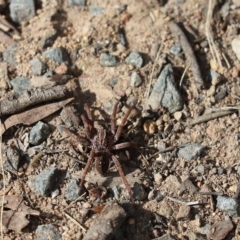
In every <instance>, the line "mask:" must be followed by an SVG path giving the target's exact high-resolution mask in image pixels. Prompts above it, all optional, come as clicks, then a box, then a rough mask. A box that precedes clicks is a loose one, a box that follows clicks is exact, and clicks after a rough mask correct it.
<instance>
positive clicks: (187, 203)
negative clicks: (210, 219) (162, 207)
mask: <svg viewBox="0 0 240 240" xmlns="http://www.w3.org/2000/svg"><path fill="white" fill-rule="evenodd" d="M166 198H167V199H169V200H171V201H173V202H177V203H181V204H182V205H187V206H191V205H197V204H199V201H194V202H183V201H181V200H178V199H176V198H172V197H168V196H166Z"/></svg>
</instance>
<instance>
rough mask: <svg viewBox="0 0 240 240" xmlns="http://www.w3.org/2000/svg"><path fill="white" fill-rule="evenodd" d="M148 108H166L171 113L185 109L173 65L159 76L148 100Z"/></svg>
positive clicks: (166, 67)
mask: <svg viewBox="0 0 240 240" xmlns="http://www.w3.org/2000/svg"><path fill="white" fill-rule="evenodd" d="M147 106H150V107H151V109H153V110H157V109H160V108H161V107H165V108H167V109H168V111H169V112H170V113H174V112H176V111H179V110H181V109H182V108H183V100H182V97H181V94H180V92H179V90H178V88H177V86H176V82H175V79H174V75H173V68H172V65H171V64H167V65H166V66H165V67H164V69H163V70H162V72H161V74H160V75H159V77H158V79H157V81H156V83H155V85H154V87H153V90H152V92H151V94H150V96H149V98H148V102H147Z"/></svg>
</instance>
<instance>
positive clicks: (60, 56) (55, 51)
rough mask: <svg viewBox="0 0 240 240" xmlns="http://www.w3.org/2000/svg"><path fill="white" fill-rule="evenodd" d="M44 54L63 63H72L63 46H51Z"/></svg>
mask: <svg viewBox="0 0 240 240" xmlns="http://www.w3.org/2000/svg"><path fill="white" fill-rule="evenodd" d="M43 56H45V57H48V58H51V59H53V60H54V61H55V62H58V63H62V62H66V63H68V64H69V63H70V58H69V55H68V53H67V51H66V50H65V48H63V47H57V48H50V49H48V50H46V51H45V52H43Z"/></svg>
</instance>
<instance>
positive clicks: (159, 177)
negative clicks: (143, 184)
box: [154, 173, 163, 184]
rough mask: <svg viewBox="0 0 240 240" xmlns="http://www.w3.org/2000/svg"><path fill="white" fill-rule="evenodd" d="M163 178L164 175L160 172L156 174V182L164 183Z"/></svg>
mask: <svg viewBox="0 0 240 240" xmlns="http://www.w3.org/2000/svg"><path fill="white" fill-rule="evenodd" d="M162 179H163V177H162V175H161V174H160V173H156V174H155V175H154V181H155V183H156V184H161V183H162Z"/></svg>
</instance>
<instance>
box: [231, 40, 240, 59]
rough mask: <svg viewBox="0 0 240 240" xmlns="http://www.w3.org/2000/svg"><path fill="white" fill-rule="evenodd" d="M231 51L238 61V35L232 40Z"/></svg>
mask: <svg viewBox="0 0 240 240" xmlns="http://www.w3.org/2000/svg"><path fill="white" fill-rule="evenodd" d="M232 50H233V51H234V53H235V54H236V55H237V58H238V60H240V35H238V36H237V37H235V38H234V39H233V40H232Z"/></svg>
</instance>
